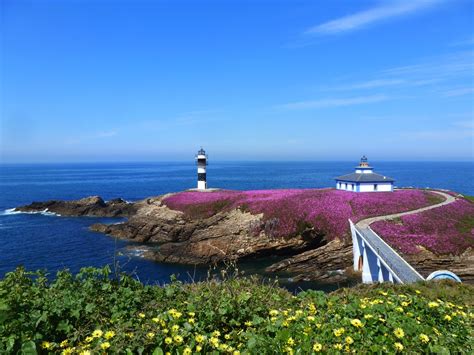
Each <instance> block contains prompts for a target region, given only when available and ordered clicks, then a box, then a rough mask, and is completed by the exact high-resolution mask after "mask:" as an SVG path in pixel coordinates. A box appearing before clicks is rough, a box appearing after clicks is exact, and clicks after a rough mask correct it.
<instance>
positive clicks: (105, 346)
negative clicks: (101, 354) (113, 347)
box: [100, 341, 110, 350]
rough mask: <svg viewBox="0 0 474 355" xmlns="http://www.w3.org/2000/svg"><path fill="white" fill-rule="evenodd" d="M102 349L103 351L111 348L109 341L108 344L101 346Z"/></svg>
mask: <svg viewBox="0 0 474 355" xmlns="http://www.w3.org/2000/svg"><path fill="white" fill-rule="evenodd" d="M100 348H101V349H103V350H105V349H108V348H110V343H109V342H108V341H106V342H104V343H102V344H100Z"/></svg>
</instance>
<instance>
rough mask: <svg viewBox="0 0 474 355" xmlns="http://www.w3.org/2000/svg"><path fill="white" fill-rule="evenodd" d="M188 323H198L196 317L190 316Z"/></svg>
mask: <svg viewBox="0 0 474 355" xmlns="http://www.w3.org/2000/svg"><path fill="white" fill-rule="evenodd" d="M188 323H189V324H194V323H196V321H195V320H194V318H189V319H188Z"/></svg>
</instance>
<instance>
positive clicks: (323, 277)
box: [16, 195, 474, 282]
mask: <svg viewBox="0 0 474 355" xmlns="http://www.w3.org/2000/svg"><path fill="white" fill-rule="evenodd" d="M166 196H167V195H165V196H161V197H152V198H147V199H145V200H142V201H138V202H135V203H127V202H126V201H124V200H122V199H114V200H110V201H107V202H105V201H104V200H103V199H102V198H100V197H99V196H92V197H87V198H84V199H81V200H76V201H47V202H33V203H32V204H30V205H27V206H22V207H18V208H17V209H16V210H17V211H22V212H40V211H48V212H53V213H57V214H60V215H63V216H99V217H127V220H126V221H124V222H122V223H116V224H101V223H98V224H94V225H92V226H91V229H92V230H94V231H97V232H101V233H105V234H108V235H111V236H114V237H118V238H123V239H127V240H132V241H136V242H140V243H142V245H141V246H140V249H143V247H144V246H145V251H144V253H143V255H144V256H145V257H147V258H150V259H152V260H156V261H161V262H168V263H181V264H209V263H214V262H221V261H228V260H245V259H255V258H264V257H266V256H278V255H279V256H284V257H286V259H284V260H282V261H280V262H278V263H275V264H273V265H271V266H269V267H267V269H266V271H267V272H271V273H284V274H291V275H292V276H294V277H293V279H294V280H317V281H323V282H324V281H326V282H339V281H343V280H345V279H347V277H348V275H349V274H350V272H345V271H347V270H350V269H351V266H352V245H351V242H350V240H339V239H335V240H332V241H329V242H328V241H326V240H325V238H324V235H321V234H318V233H317V232H316V231H315V230H314V229H313V228H311V227H307V228H306V229H305V230H303V231H300V234H299V235H294V236H291V237H275V236H272V235H271V233H268V228H266V227H265V223H266V222H264V220H263V215H261V214H251V213H249V212H247V211H244V210H241V209H239V208H237V209H232V210H230V211H224V212H219V213H217V214H215V215H213V216H211V217H208V218H199V219H191V218H188V217H186V216H185V215H184V214H183V213H182V212H179V211H175V210H172V209H170V208H168V207H167V206H166V205H164V204H163V203H162V200H163V198H164V197H166ZM266 230H267V232H265V231H266ZM405 257H406V259H407V261H408V262H409V263H410V264H411V265H412V266H413V267H415V269H417V270H418V271H419V272H420V273H421V274H422V275H423V276H425V277H426V276H427V275H428V274H429V273H431V272H432V271H435V270H439V269H449V270H450V271H453V272H454V273H456V274H458V275H459V276H460V277H461V278H462V279H463V280H465V281H468V282H474V252H473V250H471V249H469V250H466V251H465V252H464V253H463V254H462V255H460V256H450V255H441V256H439V255H434V254H432V253H430V252H429V251H427V250H423V251H422V252H420V253H418V254H416V255H406V256H405Z"/></svg>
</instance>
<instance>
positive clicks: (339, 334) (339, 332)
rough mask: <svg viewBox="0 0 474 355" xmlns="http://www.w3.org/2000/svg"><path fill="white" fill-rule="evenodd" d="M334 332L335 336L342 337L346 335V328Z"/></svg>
mask: <svg viewBox="0 0 474 355" xmlns="http://www.w3.org/2000/svg"><path fill="white" fill-rule="evenodd" d="M333 332H334V335H335V336H337V337H340V336H341V335H342V334H344V328H337V329H334V330H333Z"/></svg>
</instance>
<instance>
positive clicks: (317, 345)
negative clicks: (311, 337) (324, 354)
mask: <svg viewBox="0 0 474 355" xmlns="http://www.w3.org/2000/svg"><path fill="white" fill-rule="evenodd" d="M322 349H323V346H322V345H321V344H320V343H314V345H313V351H314V352H317V353H319V352H320V351H321V350H322Z"/></svg>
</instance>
